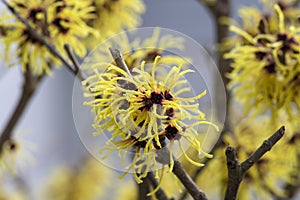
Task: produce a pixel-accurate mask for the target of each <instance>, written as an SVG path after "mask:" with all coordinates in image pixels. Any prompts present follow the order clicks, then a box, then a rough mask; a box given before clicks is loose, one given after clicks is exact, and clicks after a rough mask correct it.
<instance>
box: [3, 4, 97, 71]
mask: <svg viewBox="0 0 300 200" xmlns="http://www.w3.org/2000/svg"><path fill="white" fill-rule="evenodd" d="M10 4H11V6H13V7H14V9H15V10H16V11H17V12H18V13H20V15H21V16H22V17H23V18H25V19H26V20H28V22H29V23H30V25H31V26H32V27H33V29H34V30H35V31H36V32H38V33H39V34H41V35H42V36H43V37H44V38H45V39H46V40H47V41H48V42H49V43H51V44H52V45H53V46H54V47H55V48H56V49H57V50H58V51H59V52H60V53H61V54H62V55H66V53H65V51H64V48H63V46H64V44H65V43H68V44H70V45H71V46H72V47H73V49H74V52H75V53H76V55H78V56H81V57H82V56H84V55H85V54H86V47H85V46H84V44H83V43H82V42H81V41H80V38H84V37H87V36H88V35H89V34H94V35H97V33H98V32H97V31H96V30H94V29H93V28H91V27H89V26H88V25H87V24H86V22H85V21H86V20H88V19H91V18H94V17H95V15H94V14H92V12H93V11H94V10H95V9H94V7H92V6H91V4H90V3H88V1H75V0H70V1H63V0H46V1H42V0H29V1H24V0H12V1H11V2H10ZM0 18H1V24H0V26H1V27H2V29H3V30H5V34H4V35H3V37H1V40H3V42H4V44H5V47H6V60H8V61H10V62H14V61H15V58H17V59H19V63H20V64H21V65H22V71H25V70H28V69H30V70H32V72H33V74H35V75H41V74H43V73H50V72H51V70H50V68H51V67H52V65H54V64H55V66H59V64H60V62H59V61H58V59H57V58H55V57H54V56H53V55H51V53H50V52H49V51H48V49H47V48H46V47H45V46H44V45H43V44H41V43H40V42H39V41H38V40H37V39H36V38H34V36H33V35H32V34H31V32H30V31H29V30H28V29H27V27H26V26H25V25H24V24H23V23H21V22H20V21H18V20H17V19H16V17H15V16H14V15H13V14H11V13H7V12H3V13H1V17H0ZM11 48H12V49H13V51H11Z"/></svg>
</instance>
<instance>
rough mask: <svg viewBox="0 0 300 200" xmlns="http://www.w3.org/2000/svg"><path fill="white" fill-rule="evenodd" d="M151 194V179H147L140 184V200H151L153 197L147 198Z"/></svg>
mask: <svg viewBox="0 0 300 200" xmlns="http://www.w3.org/2000/svg"><path fill="white" fill-rule="evenodd" d="M150 192H151V191H150V183H149V179H148V177H145V178H143V182H142V183H140V184H138V200H151V196H147V194H149V193H150Z"/></svg>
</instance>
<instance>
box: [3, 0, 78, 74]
mask: <svg viewBox="0 0 300 200" xmlns="http://www.w3.org/2000/svg"><path fill="white" fill-rule="evenodd" d="M1 1H2V3H3V4H4V5H5V6H6V7H7V8H8V9H9V10H10V11H11V12H12V13H13V14H14V15H15V16H16V17H17V19H19V20H20V21H21V22H22V23H23V24H24V25H25V26H26V28H27V29H28V31H29V33H30V34H31V36H32V37H34V39H35V40H37V41H39V42H40V43H41V44H43V45H45V47H47V49H48V50H49V51H50V53H52V54H53V55H54V56H55V57H57V58H58V59H59V60H61V61H62V63H63V64H64V65H65V66H66V67H67V68H68V69H69V70H70V71H71V72H72V73H73V74H75V75H76V70H75V69H74V67H73V66H72V65H71V64H70V63H69V62H68V61H67V60H66V59H65V58H64V57H63V56H62V55H61V54H60V53H59V52H58V51H57V50H56V48H55V47H54V46H53V45H51V44H50V43H49V42H47V41H46V40H45V39H44V37H43V36H42V35H41V34H39V33H38V32H37V31H36V30H35V29H34V28H33V27H32V26H31V25H30V24H29V23H28V21H27V20H26V19H24V18H23V17H22V16H21V15H20V14H19V13H18V12H17V11H16V10H15V9H14V8H13V7H12V6H11V5H9V3H8V2H7V1H5V0H1Z"/></svg>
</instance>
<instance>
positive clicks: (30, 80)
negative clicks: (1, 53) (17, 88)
mask: <svg viewBox="0 0 300 200" xmlns="http://www.w3.org/2000/svg"><path fill="white" fill-rule="evenodd" d="M43 77H45V75H41V76H39V77H33V76H32V74H31V71H30V69H29V67H28V66H27V69H26V72H25V73H24V83H23V90H22V95H21V97H20V99H19V101H18V103H17V106H16V107H15V110H14V112H13V114H12V115H11V117H10V119H9V120H8V122H7V124H6V126H5V128H4V130H3V132H2V133H1V136H0V154H1V152H2V150H3V145H4V143H5V142H6V141H8V140H10V139H11V137H12V133H13V129H14V127H15V125H16V124H17V123H18V121H19V120H20V118H21V116H22V114H23V113H24V110H25V108H26V106H27V104H28V102H29V101H30V99H31V97H32V96H33V94H34V93H35V91H36V88H37V86H38V84H39V83H40V81H41V80H42V79H43Z"/></svg>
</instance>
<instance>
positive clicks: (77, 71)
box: [64, 44, 85, 81]
mask: <svg viewBox="0 0 300 200" xmlns="http://www.w3.org/2000/svg"><path fill="white" fill-rule="evenodd" d="M64 48H65V50H66V52H67V54H68V57H69V58H70V60H71V61H72V63H73V65H74V68H75V69H74V74H75V76H77V77H78V79H79V80H81V81H83V80H84V79H85V78H84V77H83V75H82V73H81V71H80V64H79V62H78V60H77V58H76V56H75V55H74V53H73V51H72V49H71V47H70V45H69V44H65V45H64Z"/></svg>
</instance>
